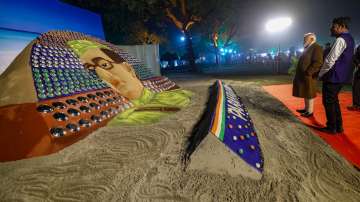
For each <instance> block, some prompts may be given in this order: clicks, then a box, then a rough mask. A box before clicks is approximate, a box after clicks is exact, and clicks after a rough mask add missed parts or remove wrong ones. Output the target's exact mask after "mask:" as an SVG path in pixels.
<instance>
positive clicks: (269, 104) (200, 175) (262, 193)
mask: <svg viewBox="0 0 360 202" xmlns="http://www.w3.org/2000/svg"><path fill="white" fill-rule="evenodd" d="M173 79H174V80H175V81H176V82H178V83H179V84H180V85H181V86H182V87H183V88H185V89H188V90H191V91H193V92H195V96H194V98H193V101H192V104H191V106H190V107H188V108H186V109H184V110H182V111H180V112H178V113H176V114H174V115H172V116H170V117H168V118H166V119H164V120H162V121H161V122H159V123H157V124H153V125H145V126H136V127H121V128H120V127H104V128H101V129H99V130H97V131H96V132H94V133H93V134H91V135H89V136H88V137H86V138H85V139H83V140H81V141H80V142H78V143H76V144H74V145H71V146H70V147H68V148H66V149H64V150H62V151H60V152H58V153H55V154H52V155H49V156H44V157H38V158H32V159H26V160H20V161H15V162H7V163H0V179H1V180H0V201H344V202H345V201H346V202H351V201H354V202H355V201H360V172H359V171H357V170H356V169H354V168H353V167H352V166H351V165H350V164H349V163H348V162H347V161H346V160H345V159H343V158H342V157H341V156H339V155H338V154H337V153H336V152H335V151H333V150H332V149H331V148H330V146H328V145H327V144H326V143H324V142H323V141H322V140H321V139H320V138H318V137H317V136H316V135H314V134H313V133H312V132H311V131H310V130H309V129H308V128H307V127H305V126H304V125H303V124H301V123H300V122H299V121H298V120H297V119H296V118H295V117H294V116H293V115H292V114H291V113H290V111H288V110H287V109H286V108H285V107H284V106H283V105H282V104H281V103H280V102H279V101H277V100H276V99H275V98H273V97H271V96H270V95H268V94H267V93H266V92H265V91H264V90H263V89H262V88H261V86H260V85H259V84H262V83H259V82H258V81H257V80H256V79H255V80H254V79H253V80H245V79H241V80H236V81H235V80H227V81H226V82H227V83H230V84H231V85H232V86H233V87H234V89H235V91H236V92H237V94H238V95H239V96H241V98H242V101H243V102H244V103H245V105H246V106H247V108H248V110H249V113H250V116H251V117H252V119H253V122H254V124H255V127H256V130H257V133H258V137H259V141H260V144H261V148H262V151H263V155H264V162H265V164H264V173H263V174H262V175H260V174H259V173H257V172H255V171H254V170H252V169H251V168H250V167H249V166H247V165H246V164H244V162H242V160H241V159H240V158H238V157H237V156H235V155H234V154H233V153H231V152H230V151H229V150H228V149H226V148H225V146H224V145H223V144H222V143H220V142H219V141H218V140H217V139H216V138H214V137H213V136H211V135H208V136H207V137H206V139H205V140H204V141H203V142H202V143H201V144H200V146H199V147H198V148H197V150H196V152H195V153H194V154H193V156H192V161H191V162H190V164H189V166H188V167H187V169H186V170H185V171H184V170H183V166H182V164H181V161H180V157H181V153H182V151H183V148H184V144H185V142H186V140H187V138H188V136H189V135H190V132H191V130H192V127H193V126H194V124H195V123H196V122H197V120H198V119H199V118H200V116H201V114H202V111H203V110H204V107H205V103H206V101H207V100H206V99H207V89H208V87H209V85H211V84H212V83H213V82H214V81H215V80H214V79H213V78H210V77H209V78H207V77H204V78H200V79H199V78H196V77H191V76H182V77H173ZM269 82H270V84H271V79H270V80H269ZM265 83H266V82H265Z"/></svg>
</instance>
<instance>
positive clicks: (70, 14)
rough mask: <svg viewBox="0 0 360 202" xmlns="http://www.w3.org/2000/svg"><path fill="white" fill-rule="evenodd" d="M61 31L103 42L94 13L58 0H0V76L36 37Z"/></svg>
mask: <svg viewBox="0 0 360 202" xmlns="http://www.w3.org/2000/svg"><path fill="white" fill-rule="evenodd" d="M64 29H65V30H72V31H78V32H83V33H86V34H89V35H92V36H95V37H99V38H102V39H104V31H103V26H102V21H101V16H100V15H98V14H96V13H93V12H90V11H88V10H84V9H81V8H78V7H74V6H71V5H68V4H65V3H63V2H60V1H59V0H0V74H1V73H2V72H3V71H4V70H5V69H6V67H7V66H8V65H9V64H10V63H11V61H12V60H13V59H14V58H15V57H16V55H17V54H19V52H21V50H22V49H23V48H24V47H25V46H26V45H27V44H28V43H29V42H30V41H31V40H33V39H34V38H36V36H38V35H39V34H41V33H43V32H47V31H49V30H64Z"/></svg>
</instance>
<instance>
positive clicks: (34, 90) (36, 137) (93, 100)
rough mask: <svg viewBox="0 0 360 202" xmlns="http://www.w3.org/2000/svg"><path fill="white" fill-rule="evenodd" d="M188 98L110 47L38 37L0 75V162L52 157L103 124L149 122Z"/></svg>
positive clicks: (73, 36)
mask: <svg viewBox="0 0 360 202" xmlns="http://www.w3.org/2000/svg"><path fill="white" fill-rule="evenodd" d="M191 95H192V93H191V92H189V91H186V90H182V89H179V87H178V86H177V85H176V84H175V83H174V82H172V81H170V80H169V79H168V78H166V77H162V76H154V75H153V74H152V73H151V71H150V70H149V69H148V68H147V67H146V66H144V65H143V64H142V63H141V62H140V61H139V60H137V59H135V58H133V57H131V56H130V55H129V54H128V53H126V52H125V51H123V50H121V49H119V48H118V47H116V46H115V45H113V44H110V43H107V42H105V41H102V40H100V39H97V38H93V37H91V36H87V35H84V34H82V33H78V32H65V31H53V32H48V33H44V34H42V35H40V36H39V37H38V38H37V39H35V40H34V41H32V42H31V43H30V44H29V45H28V46H27V47H26V48H25V49H24V50H23V51H22V52H21V53H20V54H19V55H18V56H17V57H16V58H15V60H14V61H13V62H12V64H10V65H9V67H8V68H7V69H6V71H5V72H4V73H3V74H2V75H1V76H0V131H1V135H0V161H11V160H18V159H24V158H29V157H34V156H41V155H46V154H51V153H54V152H56V151H59V150H61V149H63V148H65V147H66V146H69V145H71V144H73V143H75V142H77V141H78V140H80V139H82V138H84V137H86V136H87V135H89V134H90V133H91V132H92V131H94V130H96V129H97V128H99V127H102V126H105V125H124V124H146V123H152V122H156V121H158V120H159V119H160V118H162V117H164V116H166V115H168V114H170V113H174V112H176V111H178V110H180V109H181V108H183V107H185V106H187V105H188V104H189V103H190V98H191Z"/></svg>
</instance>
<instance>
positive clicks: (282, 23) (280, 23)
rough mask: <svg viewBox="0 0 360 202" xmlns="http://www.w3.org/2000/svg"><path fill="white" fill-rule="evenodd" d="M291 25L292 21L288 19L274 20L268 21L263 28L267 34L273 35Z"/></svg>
mask: <svg viewBox="0 0 360 202" xmlns="http://www.w3.org/2000/svg"><path fill="white" fill-rule="evenodd" d="M291 24H292V20H291V18H289V17H283V18H274V19H271V20H269V21H268V22H267V23H266V25H265V27H266V30H267V31H268V32H271V33H274V32H281V31H284V30H285V29H286V28H288V27H289V26H290V25H291Z"/></svg>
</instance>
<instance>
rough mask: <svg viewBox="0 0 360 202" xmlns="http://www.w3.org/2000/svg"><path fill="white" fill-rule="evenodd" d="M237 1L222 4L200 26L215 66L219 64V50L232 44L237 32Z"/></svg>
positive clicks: (229, 0) (227, 0) (232, 0)
mask: <svg viewBox="0 0 360 202" xmlns="http://www.w3.org/2000/svg"><path fill="white" fill-rule="evenodd" d="M237 6H238V1H235V0H226V1H225V2H222V4H221V6H219V7H218V8H217V10H216V12H214V13H212V14H211V15H210V16H208V18H207V19H205V20H204V22H203V23H202V25H201V26H200V30H199V31H200V32H202V33H203V36H204V38H207V40H208V43H209V44H211V45H210V46H212V47H213V52H214V53H215V56H216V64H219V58H220V49H221V48H223V49H225V48H227V47H230V46H231V45H233V44H234V37H235V35H236V33H237V31H238V27H239V26H238V25H239V23H238V20H239V19H238V16H239V13H238V12H237Z"/></svg>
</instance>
